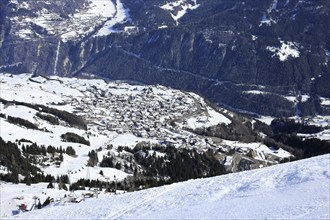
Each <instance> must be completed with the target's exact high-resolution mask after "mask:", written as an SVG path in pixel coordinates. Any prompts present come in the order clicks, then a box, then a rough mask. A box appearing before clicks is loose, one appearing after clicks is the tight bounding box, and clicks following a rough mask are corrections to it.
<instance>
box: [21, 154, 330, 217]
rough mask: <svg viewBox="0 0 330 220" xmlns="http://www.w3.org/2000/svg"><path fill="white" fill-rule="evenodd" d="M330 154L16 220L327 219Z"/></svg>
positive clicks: (47, 210) (329, 211)
mask: <svg viewBox="0 0 330 220" xmlns="http://www.w3.org/2000/svg"><path fill="white" fill-rule="evenodd" d="M329 162H330V154H327V155H323V156H319V157H314V158H310V159H306V160H300V161H296V162H292V163H286V164H280V165H276V166H272V167H267V168H263V169H258V170H253V171H246V172H240V173H234V174H228V175H223V176H218V177H212V178H205V179H197V180H190V181H186V182H181V183H176V184H172V185H167V186H163V187H158V188H152V189H148V190H143V191H138V192H133V193H125V194H121V195H110V196H109V195H100V197H99V198H98V199H88V200H86V201H85V202H83V203H80V204H72V205H68V206H56V207H49V208H44V209H41V210H37V211H33V212H30V213H24V214H22V215H20V216H15V218H18V219H117V218H118V219H205V218H206V219H274V218H275V219H329V218H330V204H329V203H330V199H329V195H330V172H329V170H330V164H329Z"/></svg>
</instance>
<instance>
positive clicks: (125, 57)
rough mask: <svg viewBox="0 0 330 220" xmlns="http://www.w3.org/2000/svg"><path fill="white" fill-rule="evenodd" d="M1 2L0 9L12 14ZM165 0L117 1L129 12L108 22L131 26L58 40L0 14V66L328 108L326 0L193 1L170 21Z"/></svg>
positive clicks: (282, 110) (254, 104)
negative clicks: (21, 30) (29, 35)
mask: <svg viewBox="0 0 330 220" xmlns="http://www.w3.org/2000/svg"><path fill="white" fill-rule="evenodd" d="M4 2H6V1H4ZM4 2H3V1H2V5H1V16H2V17H3V16H5V17H6V18H9V17H12V16H20V15H22V14H21V13H23V12H18V11H13V10H11V8H10V5H9V6H8V4H6V3H4ZM7 2H8V1H7ZM64 2H68V1H64ZM71 2H72V4H76V6H77V7H78V6H80V5H79V4H78V3H79V2H81V1H79V0H75V1H71ZM167 2H169V1H164V0H152V1H151V0H145V1H142V0H137V1H130V0H122V3H123V5H124V7H125V8H127V9H129V16H130V19H127V21H126V22H125V23H123V24H120V25H117V27H116V28H117V29H118V30H125V27H134V29H133V30H134V31H131V32H127V31H123V32H117V33H114V34H111V35H108V36H104V37H89V36H87V37H84V39H82V40H79V41H68V42H66V43H64V42H63V43H62V42H61V43H60V44H59V43H58V42H59V38H57V37H56V36H48V37H45V36H46V35H45V36H44V37H43V38H40V39H36V40H32V41H31V40H24V39H18V38H17V37H15V36H13V34H12V33H11V32H10V20H9V19H3V18H2V19H1V24H0V27H1V29H0V30H1V33H2V35H1V36H0V38H1V39H0V42H2V44H0V46H1V47H0V66H1V68H0V70H1V71H6V72H15V73H19V72H27V71H28V72H33V71H34V72H36V73H38V74H48V75H50V74H54V73H55V74H58V75H66V76H86V75H90V74H94V75H98V76H101V77H105V78H109V79H120V80H132V81H138V82H142V83H146V84H162V85H166V86H171V87H174V88H179V89H184V90H189V91H194V92H197V93H199V94H202V95H204V96H206V97H208V98H209V99H210V100H212V101H214V102H216V103H218V104H219V105H222V106H225V107H229V108H232V109H235V110H240V111H243V112H249V113H257V114H262V115H273V116H292V115H295V114H299V115H313V114H329V112H330V109H329V107H328V106H326V105H321V101H320V97H323V98H330V89H329V88H330V67H329V56H330V26H329V24H330V16H329V11H330V2H329V1H327V0H313V1H312V0H303V1H301V0H299V1H298V0H248V1H241V0H233V1H228V0H207V1H197V4H199V7H197V8H196V9H195V10H188V13H187V14H186V15H185V16H183V17H181V18H180V19H179V20H178V21H177V22H176V21H175V20H174V19H173V17H172V16H171V13H172V15H175V14H176V13H178V11H179V10H181V9H182V8H180V7H177V8H175V9H174V11H168V10H164V9H162V8H161V7H160V6H162V5H164V4H166V3H167ZM186 2H194V1H189V0H188V1H186ZM67 4H68V5H70V3H67ZM5 11H7V13H5ZM24 13H28V12H24ZM29 13H33V12H31V11H29ZM6 14H7V16H6ZM160 27H162V28H160ZM59 45H60V47H59ZM58 48H60V50H58ZM57 52H58V53H59V54H58V56H57V55H56V53H57ZM56 56H57V57H56ZM55 60H56V62H57V63H56V65H54V62H55ZM255 90H257V91H258V92H249V91H255ZM303 94H305V95H308V96H309V98H308V99H307V100H302V98H301V95H303ZM283 95H286V96H288V95H290V96H295V97H297V99H296V100H297V101H296V102H292V101H290V100H288V99H287V98H285V97H283Z"/></svg>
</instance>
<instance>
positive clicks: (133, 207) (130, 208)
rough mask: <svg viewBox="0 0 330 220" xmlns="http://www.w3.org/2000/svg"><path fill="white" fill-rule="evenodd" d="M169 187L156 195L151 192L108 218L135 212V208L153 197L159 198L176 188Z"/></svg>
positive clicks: (116, 217)
mask: <svg viewBox="0 0 330 220" xmlns="http://www.w3.org/2000/svg"><path fill="white" fill-rule="evenodd" d="M167 188H169V189H166V190H164V191H162V192H161V193H158V194H156V195H154V194H151V195H150V196H148V197H147V198H146V199H144V200H142V201H141V202H140V201H139V200H138V201H136V202H134V203H133V205H131V206H129V207H128V208H126V209H124V210H121V211H118V212H116V213H115V214H112V215H110V216H107V217H106V219H118V218H120V217H121V216H123V215H125V214H126V213H129V212H131V211H132V212H134V210H136V209H137V208H138V207H140V206H143V205H144V204H147V203H148V202H149V201H151V200H153V199H157V198H158V197H160V196H162V195H164V194H166V193H168V192H170V191H172V190H173V189H174V188H173V186H172V187H167Z"/></svg>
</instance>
